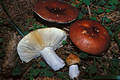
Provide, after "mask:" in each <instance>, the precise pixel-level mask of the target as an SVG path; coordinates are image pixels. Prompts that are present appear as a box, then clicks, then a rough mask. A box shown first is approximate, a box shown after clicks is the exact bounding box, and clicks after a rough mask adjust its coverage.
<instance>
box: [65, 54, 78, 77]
mask: <svg viewBox="0 0 120 80" xmlns="http://www.w3.org/2000/svg"><path fill="white" fill-rule="evenodd" d="M66 62H67V64H68V65H70V66H69V76H70V78H71V79H74V78H76V79H77V78H78V76H79V74H80V71H79V68H78V65H77V64H79V63H80V58H79V57H78V56H76V55H75V54H70V55H69V56H68V57H67V58H66Z"/></svg>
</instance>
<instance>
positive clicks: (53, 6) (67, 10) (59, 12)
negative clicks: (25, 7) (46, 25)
mask: <svg viewBox="0 0 120 80" xmlns="http://www.w3.org/2000/svg"><path fill="white" fill-rule="evenodd" d="M33 11H34V12H35V13H36V14H37V15H38V16H40V17H41V18H42V19H44V20H46V21H49V22H56V23H69V22H72V21H74V20H75V19H76V18H77V16H78V12H79V11H78V9H77V8H75V7H73V6H72V5H70V4H68V3H65V2H63V1H59V0H58V1H56V0H40V1H39V2H38V3H37V4H36V5H35V7H34V9H33Z"/></svg>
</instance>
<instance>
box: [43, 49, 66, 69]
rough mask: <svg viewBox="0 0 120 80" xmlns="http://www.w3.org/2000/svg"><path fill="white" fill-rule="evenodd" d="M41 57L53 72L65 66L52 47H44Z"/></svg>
mask: <svg viewBox="0 0 120 80" xmlns="http://www.w3.org/2000/svg"><path fill="white" fill-rule="evenodd" d="M41 55H42V57H43V58H44V60H45V61H46V62H47V64H48V65H49V66H50V67H51V68H52V69H53V70H54V71H57V70H59V69H60V68H63V67H64V66H65V63H64V61H63V60H62V59H61V58H60V57H59V56H57V54H56V53H55V51H54V50H53V48H52V47H46V48H44V49H43V50H42V51H41Z"/></svg>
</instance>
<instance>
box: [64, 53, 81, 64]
mask: <svg viewBox="0 0 120 80" xmlns="http://www.w3.org/2000/svg"><path fill="white" fill-rule="evenodd" d="M66 62H67V64H68V65H73V64H78V63H80V58H79V57H78V56H76V55H75V54H70V55H69V56H68V57H67V58H66Z"/></svg>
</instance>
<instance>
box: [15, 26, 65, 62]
mask: <svg viewBox="0 0 120 80" xmlns="http://www.w3.org/2000/svg"><path fill="white" fill-rule="evenodd" d="M65 39H66V33H65V32H64V31H62V30H61V29H58V28H43V29H38V30H35V31H32V32H30V33H29V34H27V35H26V36H25V37H24V38H23V39H22V40H21V41H20V42H19V43H18V46H17V51H18V54H19V56H20V59H21V60H22V61H25V62H29V61H30V60H32V59H33V58H36V57H38V56H40V51H41V50H43V49H44V48H45V47H52V48H53V49H54V50H55V49H57V48H59V47H60V45H61V43H62V40H65Z"/></svg>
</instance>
